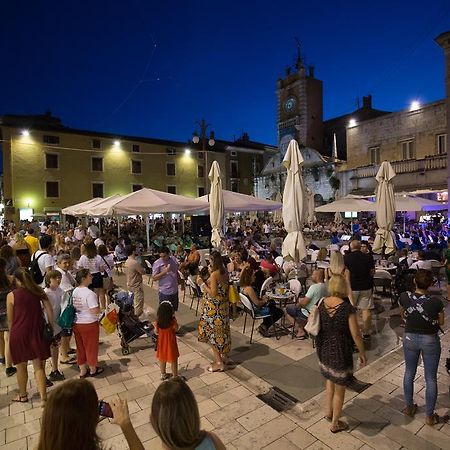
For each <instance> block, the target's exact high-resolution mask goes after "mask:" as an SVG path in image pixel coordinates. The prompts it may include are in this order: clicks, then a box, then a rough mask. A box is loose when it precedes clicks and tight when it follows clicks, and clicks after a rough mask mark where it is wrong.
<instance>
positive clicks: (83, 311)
mask: <svg viewBox="0 0 450 450" xmlns="http://www.w3.org/2000/svg"><path fill="white" fill-rule="evenodd" d="M75 279H76V281H77V287H76V288H75V289H74V291H73V296H72V299H73V306H74V308H75V321H74V325H73V334H74V335H75V342H76V344H77V364H78V366H79V367H80V378H86V377H87V376H89V375H90V376H91V377H95V376H96V375H99V374H100V373H102V372H103V369H102V368H101V367H97V362H98V339H99V335H100V327H99V324H98V317H99V314H100V307H99V305H98V299H97V296H96V295H95V293H94V292H92V291H91V290H90V289H89V287H88V286H89V285H90V284H91V283H92V275H91V273H90V272H89V270H88V269H80V270H78V272H77V274H76V277H75Z"/></svg>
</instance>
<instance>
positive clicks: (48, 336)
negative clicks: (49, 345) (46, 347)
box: [42, 317, 53, 342]
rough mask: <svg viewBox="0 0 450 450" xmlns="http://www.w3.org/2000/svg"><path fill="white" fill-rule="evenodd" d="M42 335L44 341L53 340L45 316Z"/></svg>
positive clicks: (50, 328)
mask: <svg viewBox="0 0 450 450" xmlns="http://www.w3.org/2000/svg"><path fill="white" fill-rule="evenodd" d="M42 335H43V337H44V339H45V340H46V341H49V342H50V341H53V329H52V327H51V326H50V325H49V324H48V322H47V321H46V320H45V317H44V327H43V329H42Z"/></svg>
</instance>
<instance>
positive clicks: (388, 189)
mask: <svg viewBox="0 0 450 450" xmlns="http://www.w3.org/2000/svg"><path fill="white" fill-rule="evenodd" d="M394 177H395V172H394V169H393V168H392V166H391V163H389V162H388V161H383V162H382V163H381V166H380V168H379V169H378V173H377V175H376V177H375V178H376V180H377V181H378V187H377V192H376V203H375V208H376V209H375V211H376V219H377V225H378V230H377V233H376V235H375V242H374V243H373V248H372V250H373V252H374V253H382V252H383V253H384V254H386V255H389V254H390V253H392V252H393V251H394V250H395V246H394V239H393V238H392V234H391V230H392V227H393V226H394V222H395V196H394V183H393V182H392V179H393V178H394Z"/></svg>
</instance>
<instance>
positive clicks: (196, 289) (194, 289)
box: [187, 277, 203, 315]
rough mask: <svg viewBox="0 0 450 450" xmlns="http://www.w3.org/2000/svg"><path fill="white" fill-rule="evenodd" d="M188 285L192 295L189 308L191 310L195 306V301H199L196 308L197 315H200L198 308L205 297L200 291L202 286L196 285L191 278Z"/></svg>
mask: <svg viewBox="0 0 450 450" xmlns="http://www.w3.org/2000/svg"><path fill="white" fill-rule="evenodd" d="M187 285H188V286H189V290H190V294H191V306H190V307H189V308H190V309H192V307H193V305H194V301H197V306H196V308H195V315H197V314H198V306H199V304H200V300H201V299H202V297H203V293H202V291H201V289H200V286H199V285H198V284H197V283H195V282H194V281H192V280H191V279H190V278H189V277H188V279H187Z"/></svg>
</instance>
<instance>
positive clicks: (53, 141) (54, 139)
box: [42, 134, 59, 145]
mask: <svg viewBox="0 0 450 450" xmlns="http://www.w3.org/2000/svg"><path fill="white" fill-rule="evenodd" d="M42 141H43V142H44V144H50V145H58V144H59V136H53V135H50V134H44V135H43V136H42Z"/></svg>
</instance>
